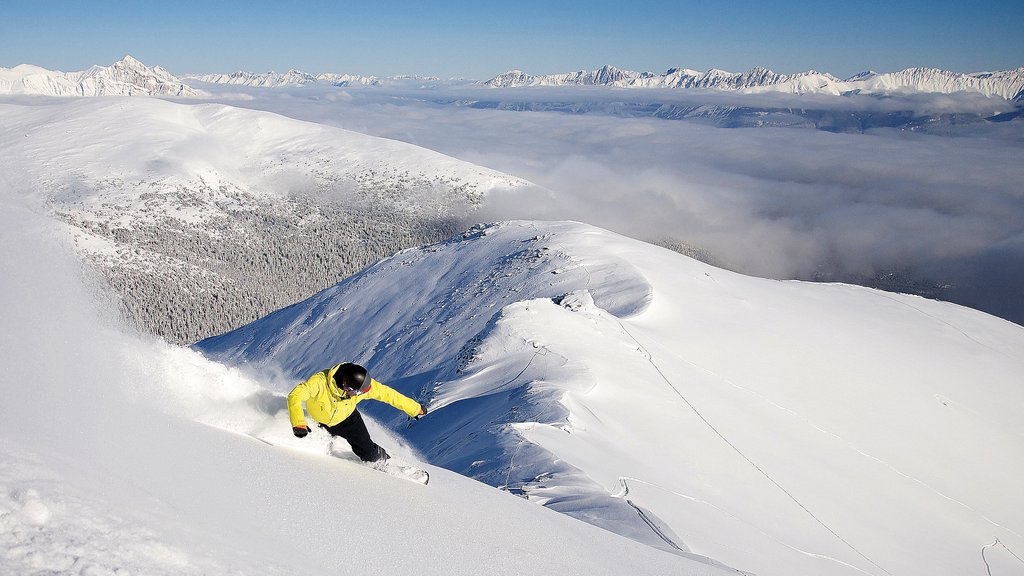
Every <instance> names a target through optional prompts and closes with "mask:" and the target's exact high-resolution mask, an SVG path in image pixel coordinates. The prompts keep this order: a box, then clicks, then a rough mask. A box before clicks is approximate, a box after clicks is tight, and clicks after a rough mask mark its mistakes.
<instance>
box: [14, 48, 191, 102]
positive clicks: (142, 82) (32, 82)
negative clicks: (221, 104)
mask: <svg viewBox="0 0 1024 576" xmlns="http://www.w3.org/2000/svg"><path fill="white" fill-rule="evenodd" d="M0 94H41V95H45V96H201V95H202V94H203V93H202V92H200V91H199V90H195V89H193V88H192V87H191V86H188V85H187V84H185V83H184V82H182V81H181V80H179V79H178V78H176V77H174V76H173V75H171V73H170V72H168V71H167V70H164V69H163V68H161V67H159V66H155V67H153V68H150V67H149V66H146V65H145V64H143V63H142V62H139V61H138V60H136V59H135V58H132V57H131V56H125V57H124V58H122V59H121V60H119V61H117V62H114V63H113V64H112V65H110V66H93V67H91V68H89V69H88V70H84V71H81V72H60V71H56V70H47V69H45V68H40V67H38V66H32V65H31V64H21V65H18V66H15V67H14V68H0Z"/></svg>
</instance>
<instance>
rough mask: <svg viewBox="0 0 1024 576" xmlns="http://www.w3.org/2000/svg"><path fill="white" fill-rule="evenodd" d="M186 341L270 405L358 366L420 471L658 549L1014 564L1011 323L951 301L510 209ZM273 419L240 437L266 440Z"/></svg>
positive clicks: (1021, 526)
mask: <svg viewBox="0 0 1024 576" xmlns="http://www.w3.org/2000/svg"><path fill="white" fill-rule="evenodd" d="M196 348H197V349H198V350H200V351H202V352H203V354H204V355H206V356H207V357H209V358H212V359H216V360H219V361H223V362H225V363H227V364H228V365H230V366H236V367H238V368H240V369H244V370H245V371H246V373H248V374H255V375H257V377H258V378H259V379H260V380H261V381H263V382H268V383H270V384H268V385H269V387H270V389H271V391H272V392H273V393H276V394H279V395H281V394H284V393H286V392H287V391H288V390H289V389H290V387H291V386H292V385H294V382H295V381H297V380H299V379H303V378H305V377H306V376H308V375H309V374H311V373H313V372H314V371H316V370H320V369H323V368H325V367H327V366H331V365H333V364H334V363H336V362H339V361H342V360H350V361H355V362H359V363H361V364H363V365H365V366H367V367H368V369H369V370H370V372H371V374H372V375H373V376H374V377H375V378H377V379H379V380H381V381H383V382H386V383H389V384H391V385H392V386H394V387H396V388H398V389H399V390H401V391H403V392H404V393H406V394H408V395H411V396H414V397H417V398H419V399H421V401H423V402H425V403H426V404H427V405H428V406H429V413H428V414H427V416H426V417H424V418H423V419H421V420H420V421H418V422H407V419H406V418H405V416H404V415H401V414H396V412H395V411H394V410H392V409H390V408H389V407H386V406H381V405H378V404H375V403H371V402H366V403H363V404H361V405H360V409H361V410H364V412H365V413H366V414H368V415H369V416H371V417H372V418H373V419H374V421H377V422H380V423H382V424H385V425H387V426H388V427H389V428H390V429H392V430H396V431H400V433H401V435H402V437H403V438H404V439H405V440H406V441H408V442H409V443H410V444H411V446H412V447H413V448H414V449H416V450H418V451H419V452H420V453H421V454H422V457H423V458H424V459H425V460H426V461H428V462H430V463H431V464H434V465H439V466H443V467H445V468H448V469H451V470H454V471H456V472H459V473H462V474H465V475H468V476H470V477H473V478H476V479H478V480H480V481H482V482H484V483H486V484H489V485H491V486H495V487H498V488H500V489H502V490H505V491H508V492H511V493H513V494H517V495H519V496H521V497H523V498H526V499H528V500H530V501H532V502H535V503H538V504H542V505H544V506H546V507H548V508H551V509H553V510H556V511H560V512H563V513H565V514H567V515H569V516H573V517H575V518H578V519H581V520H583V521H585V522H589V523H591V524H594V525H597V526H600V527H603V528H605V529H607V530H610V531H613V532H616V533H619V534H621V535H624V536H628V537H629V538H632V539H634V540H637V541H639V542H643V543H645V544H648V545H649V546H651V547H655V548H659V549H662V550H666V551H671V552H673V553H676V554H690V555H693V554H695V555H699V556H705V557H709V558H713V559H714V560H716V561H718V562H721V563H723V564H725V565H728V566H731V567H734V568H736V569H740V570H744V571H749V572H752V573H756V574H759V575H763V576H773V575H791V574H815V575H822V576H829V575H844V576H845V575H855V574H856V575H863V574H872V575H877V576H882V575H884V574H931V575H950V576H953V575H961V574H966V573H970V572H972V571H978V570H980V569H983V568H984V566H983V565H982V560H983V559H984V560H985V562H986V563H990V562H996V563H999V564H1000V565H1001V566H1003V567H1004V568H1005V569H1007V570H1009V571H1012V570H1017V569H1019V568H1020V565H1019V564H1018V563H1017V562H1016V561H1015V560H1014V557H1013V556H1012V552H1008V551H1013V550H1022V549H1024V537H1022V536H1021V535H1022V534H1024V523H1022V522H1024V495H1022V493H1021V491H1020V490H1019V486H1018V484H1019V478H1021V477H1022V475H1024V451H1022V446H1024V444H1022V442H1021V438H1022V437H1024V424H1022V422H1024V421H1022V420H1021V418H1020V417H1019V413H1018V412H1019V410H1018V407H1019V406H1020V405H1021V404H1022V402H1024V387H1022V386H1021V384H1020V374H1021V373H1024V352H1022V351H1024V328H1021V327H1020V326H1017V325H1015V324H1012V323H1009V322H1005V321H1003V320H1000V319H997V318H994V317H992V316H988V315H986V314H983V313H980V312H977V311H974V310H971V309H967V308H963V307H960V306H956V305H952V304H947V303H942V302H937V301H932V300H926V299H924V298H920V297H914V296H907V295H901V294H893V293H886V292H881V291H877V290H872V289H867V288H862V287H857V286H850V285H842V284H828V285H826V284H813V283H803V282H792V281H789V282H780V281H773V280H765V279H759V278H752V277H747V276H743V275H739V274H735V273H731V272H727V271H724V270H721V269H717V268H714V267H712V266H709V265H707V264H703V263H700V262H698V261H696V260H692V259H690V258H687V257H684V256H682V255H680V254H677V253H675V252H672V251H669V250H666V249H662V248H658V247H655V246H652V245H649V244H645V243H643V242H639V241H636V240H632V239H628V238H624V237H622V236H618V235H616V234H612V233H610V232H607V231H604V230H601V229H597V228H594V227H591V226H587V225H585V224H580V223H571V222H554V223H552V222H532V221H518V222H507V223H499V224H493V225H481V226H477V227H474V228H473V229H470V230H468V231H466V232H464V233H463V234H461V235H457V236H455V237H453V238H451V239H450V240H448V241H445V242H442V243H438V244H433V245H428V246H424V247H422V248H418V249H412V250H406V251H403V252H400V253H398V254H395V255H394V256H392V257H390V258H387V259H385V260H383V261H381V262H379V263H377V264H375V265H374V266H372V267H370V268H368V269H366V270H365V271H363V272H361V273H360V274H358V275H356V276H353V277H351V278H349V279H347V280H345V281H343V282H341V283H339V284H338V285H336V286H334V287H332V288H329V289H327V290H325V291H323V292H321V293H320V294H317V295H316V296H314V297H312V298H309V299H307V300H305V301H302V302H299V303H297V304H294V305H292V306H289V307H287V308H284V309H282V310H279V311H277V312H275V313H273V314H270V315H268V316H267V317H265V318H262V319H260V320H259V321H257V322H254V323H252V324H250V325H248V326H245V327H243V328H240V329H238V330H235V331H232V332H229V333H227V334H224V335H222V336H218V337H215V338H211V339H208V340H205V341H203V342H200V343H198V344H197V345H196ZM269 405H270V406H277V404H273V403H271V404H269ZM274 410H276V412H274V413H273V417H272V418H270V419H268V418H263V419H262V420H257V421H255V422H245V421H243V420H244V419H239V418H234V421H235V422H236V429H238V430H240V431H244V432H247V433H251V434H255V435H262V434H271V435H282V434H283V435H287V433H288V421H287V416H286V415H285V414H284V412H283V410H281V408H280V407H277V408H274ZM254 420H255V419H254ZM994 540H996V541H997V542H998V543H1001V546H1005V549H1003V548H1001V547H1000V546H996V545H994V544H993V541H994ZM894 543H898V545H894ZM979 552H982V553H983V557H979ZM985 553H987V557H984V554H985Z"/></svg>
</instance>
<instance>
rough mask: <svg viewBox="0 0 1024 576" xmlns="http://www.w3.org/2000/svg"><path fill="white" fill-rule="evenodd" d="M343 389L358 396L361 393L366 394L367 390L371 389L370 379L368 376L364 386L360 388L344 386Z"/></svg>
mask: <svg viewBox="0 0 1024 576" xmlns="http://www.w3.org/2000/svg"><path fill="white" fill-rule="evenodd" d="M342 390H344V391H345V392H348V393H349V394H351V395H353V396H358V395H360V394H366V393H367V392H369V391H370V379H369V378H367V379H366V381H365V382H363V387H362V388H358V389H357V388H349V387H348V386H344V387H342Z"/></svg>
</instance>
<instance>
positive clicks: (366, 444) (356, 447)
mask: <svg viewBox="0 0 1024 576" xmlns="http://www.w3.org/2000/svg"><path fill="white" fill-rule="evenodd" d="M320 427H321V428H323V429H325V430H327V431H328V432H330V433H331V436H341V437H342V438H344V439H345V440H348V443H349V445H350V446H352V452H354V453H355V455H356V456H358V457H359V459H360V460H362V461H363V462H376V461H378V460H380V459H381V458H388V453H387V452H386V451H385V450H384V449H383V448H381V447H380V446H378V445H377V443H376V442H374V441H373V440H371V439H370V431H369V430H367V429H366V423H365V422H363V417H362V416H361V415H360V414H359V410H356V411H354V412H352V415H351V416H349V417H348V418H345V419H344V420H342V421H341V422H339V423H337V424H335V425H334V426H327V425H326V424H321V425H320Z"/></svg>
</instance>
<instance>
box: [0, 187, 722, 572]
mask: <svg viewBox="0 0 1024 576" xmlns="http://www.w3.org/2000/svg"><path fill="white" fill-rule="evenodd" d="M0 184H2V185H3V188H4V190H3V192H4V195H3V197H4V201H5V206H7V207H8V209H7V210H5V211H4V212H3V214H2V215H0V223H2V224H3V225H2V226H0V240H2V244H0V245H2V246H3V250H4V258H3V261H2V265H3V274H2V281H0V304H2V307H0V310H3V323H4V330H3V331H2V332H0V362H3V365H4V370H3V372H2V373H0V393H2V395H3V398H4V401H3V402H2V403H0V458H2V461H3V462H4V465H3V466H2V467H0V527H2V529H0V574H4V575H7V574H10V575H18V576H25V575H37V574H68V575H83V576H84V575H95V574H118V575H124V574H153V575H182V574H196V575H198V574H239V575H241V574H295V573H306V574H353V575H356V574H358V575H392V574H407V573H416V574H438V575H446V576H447V575H452V574H466V575H470V574H474V575H475V574H481V573H486V574H509V575H513V574H531V573H543V574H564V575H571V574H581V573H584V574H607V575H610V576H611V575H618V574H626V573H628V574H686V575H697V576H712V575H715V574H733V573H734V572H733V571H729V570H726V569H723V568H720V567H716V566H715V565H714V564H713V563H711V562H710V561H706V560H700V559H690V558H686V557H681V556H679V555H673V554H668V553H665V552H662V551H659V550H655V549H653V548H650V547H648V546H643V545H641V544H638V543H636V542H632V541H630V540H628V539H623V538H620V537H618V536H616V535H614V534H612V533H610V532H606V531H604V530H599V529H597V528H593V527H591V526H588V525H586V524H583V523H580V522H576V521H574V520H572V519H570V518H567V517H565V516H563V515H560V514H556V513H553V512H551V511H548V510H545V509H543V508H540V507H538V506H534V505H531V504H530V503H528V502H525V501H522V500H520V499H518V498H514V497H510V496H508V495H507V494H502V493H500V492H498V491H495V490H494V489H492V488H489V487H486V486H484V485H482V484H480V483H477V482H475V481H473V480H469V479H466V478H463V477H461V476H458V475H457V474H454V473H451V472H447V471H444V470H441V469H436V468H433V467H428V468H429V469H430V471H431V472H432V474H433V480H432V482H431V484H430V486H427V487H424V486H420V485H417V484H413V483H411V482H408V481H405V480H402V479H399V478H394V477H391V476H387V475H383V474H380V473H379V472H377V471H374V470H371V469H369V468H366V467H364V466H362V465H360V464H357V463H354V462H351V461H347V460H345V459H339V458H332V457H330V456H327V455H326V454H324V453H323V451H322V450H321V448H322V444H319V443H318V442H317V440H316V439H313V440H311V441H310V442H306V443H304V444H296V445H295V446H293V448H294V449H293V448H289V447H287V446H284V447H271V446H267V445H266V444H264V443H262V442H258V441H256V440H254V439H252V438H249V437H246V436H244V435H241V434H237V433H235V432H230V431H225V430H223V429H220V428H225V427H226V428H232V427H234V429H240V428H239V427H240V426H242V425H247V426H250V425H256V423H258V422H260V421H265V420H266V419H267V418H272V417H271V416H269V415H268V412H269V411H270V410H271V409H269V408H267V406H265V405H264V403H263V401H264V400H266V398H267V397H268V396H270V397H272V395H271V394H269V393H267V392H266V391H261V387H260V384H261V383H259V382H257V381H255V380H253V379H252V378H250V377H249V376H247V375H245V374H244V373H242V372H240V371H238V370H236V369H229V368H226V367H224V366H220V365H218V364H215V363H211V362H209V361H207V360H205V359H203V358H202V357H201V356H200V355H199V354H197V353H195V352H193V351H190V350H188V349H184V348H179V347H174V346H169V345H167V344H164V343H161V342H159V341H155V340H153V339H151V338H140V337H138V336H133V335H130V334H126V333H124V332H122V331H120V330H118V329H116V328H115V326H114V325H112V324H111V323H110V321H109V318H108V316H107V315H106V313H104V312H103V311H102V310H96V309H95V303H94V299H93V297H92V296H91V295H90V294H88V293H87V291H86V289H85V288H84V286H83V280H82V278H81V276H80V273H79V266H80V265H79V264H78V263H76V262H74V260H73V259H72V258H71V257H70V256H69V255H68V253H67V252H66V249H65V248H63V247H59V246H57V245H56V243H55V242H54V241H53V237H54V235H53V231H52V224H50V223H46V222H44V221H43V220H42V219H41V218H39V217H38V215H36V214H33V213H32V212H31V211H30V210H28V209H25V208H24V207H23V206H22V202H21V201H20V200H21V199H20V198H19V199H18V200H15V199H13V197H12V195H11V194H9V193H8V188H9V184H10V181H9V180H8V178H7V177H5V178H4V179H3V180H2V181H0ZM44 276H45V278H46V281H45V282H39V281H37V279H38V278H41V277H44ZM274 409H277V408H274ZM275 430H277V428H275ZM374 430H375V435H376V437H377V438H378V439H379V440H381V441H382V442H384V443H385V444H386V445H388V447H389V448H392V447H393V446H395V444H396V443H397V442H398V441H397V439H388V438H387V436H388V434H387V432H386V431H385V430H380V429H378V428H377V427H374ZM283 432H284V433H287V430H284V431H283ZM292 440H293V441H295V442H296V443H297V442H298V441H297V440H296V439H294V438H292ZM307 440H310V439H308V438H307ZM395 449H396V452H398V453H403V452H404V453H405V454H407V456H408V457H409V458H414V457H415V455H414V454H413V453H412V452H408V451H403V450H402V449H401V448H400V447H397V448H395Z"/></svg>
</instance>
